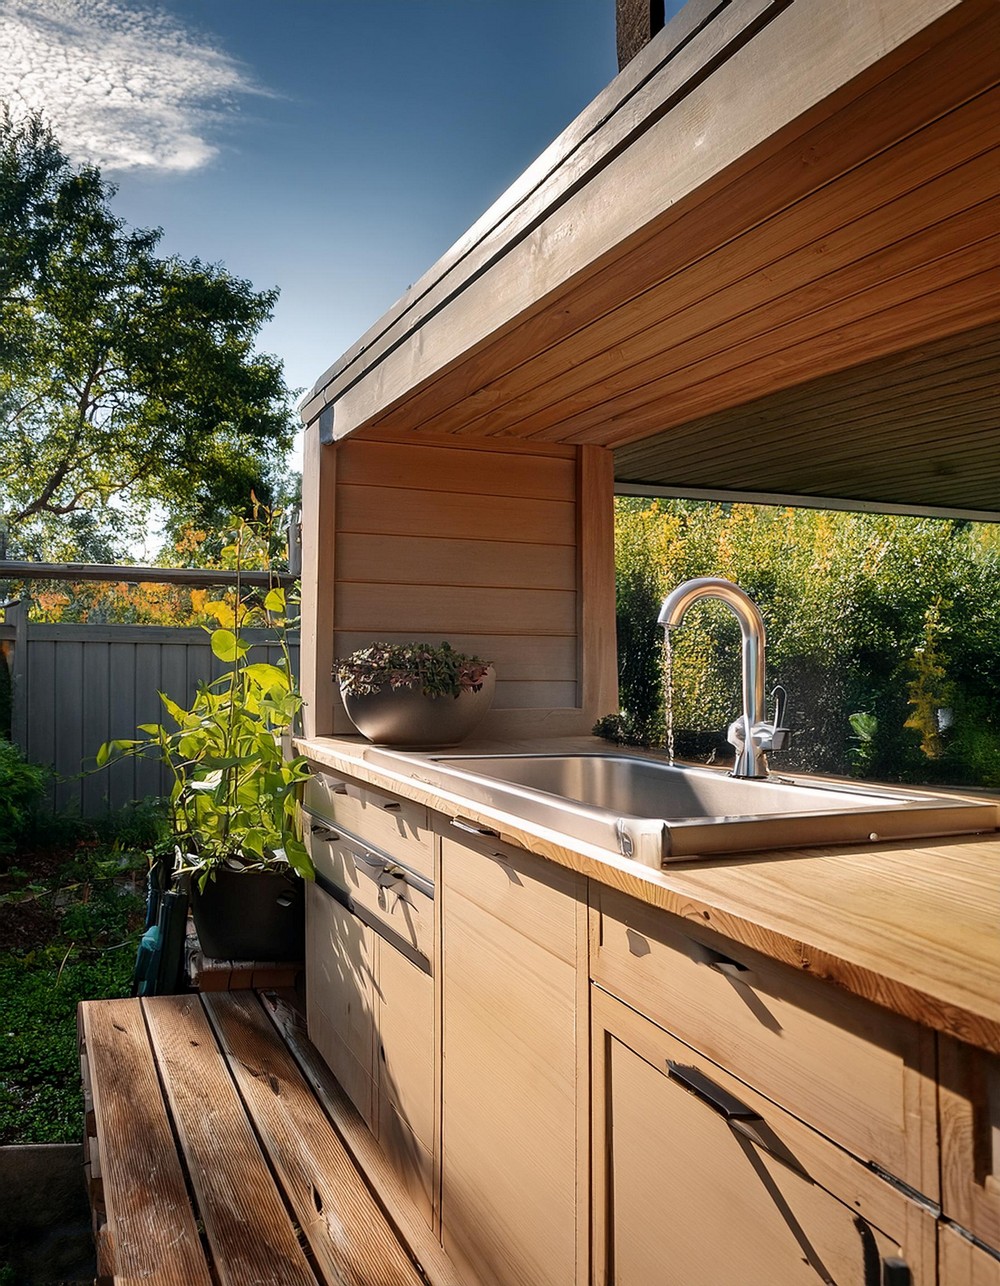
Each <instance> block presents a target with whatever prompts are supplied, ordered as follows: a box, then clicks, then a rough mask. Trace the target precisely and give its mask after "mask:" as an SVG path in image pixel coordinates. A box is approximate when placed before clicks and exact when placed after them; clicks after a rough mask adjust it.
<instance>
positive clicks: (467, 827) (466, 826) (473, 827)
mask: <svg viewBox="0 0 1000 1286" xmlns="http://www.w3.org/2000/svg"><path fill="white" fill-rule="evenodd" d="M449 825H451V826H454V827H455V829H456V830H460V831H468V832H469V834H470V835H492V836H493V837H494V839H499V837H500V832H499V831H494V830H490V828H489V827H488V826H478V825H477V824H476V823H475V822H469V821H466V819H465V818H464V817H452V818H450V819H449Z"/></svg>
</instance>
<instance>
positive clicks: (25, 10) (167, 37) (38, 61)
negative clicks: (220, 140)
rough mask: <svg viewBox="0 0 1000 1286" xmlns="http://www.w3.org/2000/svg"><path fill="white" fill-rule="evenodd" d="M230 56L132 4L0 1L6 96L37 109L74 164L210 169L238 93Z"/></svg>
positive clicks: (13, 103)
mask: <svg viewBox="0 0 1000 1286" xmlns="http://www.w3.org/2000/svg"><path fill="white" fill-rule="evenodd" d="M263 92H265V91H263V90H262V89H261V87H259V86H257V85H255V84H254V83H253V81H252V80H251V79H250V77H249V75H248V74H247V72H246V70H245V69H244V68H243V67H242V66H241V65H240V64H239V63H238V62H236V61H235V60H234V59H233V58H231V57H229V56H228V55H227V54H225V53H224V52H222V51H221V50H219V49H216V48H213V47H212V46H211V45H209V44H208V43H206V41H205V40H204V38H202V37H199V36H196V35H195V34H193V33H192V32H190V31H188V30H187V29H185V28H184V27H183V26H182V25H181V24H180V23H179V21H178V20H177V19H176V18H174V17H173V16H172V15H170V14H168V13H166V12H165V11H164V10H162V9H157V8H153V7H150V6H148V5H147V4H145V3H141V2H133V3H129V0H0V99H2V100H5V101H6V102H7V103H8V104H9V105H10V107H11V110H12V112H13V113H14V114H15V116H16V115H18V114H20V113H25V112H29V111H40V112H41V113H42V114H43V115H44V116H45V118H46V120H47V121H48V122H49V124H50V125H51V126H52V128H53V129H54V130H55V132H56V135H57V137H58V138H59V141H60V143H61V144H62V146H63V148H64V150H65V151H66V152H67V153H68V154H69V155H70V156H71V157H72V158H73V159H74V160H76V161H89V162H91V163H93V164H96V165H100V166H101V167H102V168H103V169H107V170H136V169H147V170H160V171H173V172H178V171H184V170H194V169H198V168H199V167H200V166H203V165H206V164H207V163H208V162H209V161H211V159H212V158H213V157H214V156H215V155H216V153H217V150H218V149H217V148H216V147H215V145H214V144H213V143H212V142H211V140H210V138H209V135H210V133H211V130H212V128H213V126H218V125H219V124H220V123H221V122H222V121H223V120H225V119H226V118H227V117H228V116H229V115H230V114H231V113H232V112H233V110H234V109H235V105H236V98H237V96H238V95H240V94H247V93H253V94H260V93H263Z"/></svg>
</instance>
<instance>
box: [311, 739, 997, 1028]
mask: <svg viewBox="0 0 1000 1286" xmlns="http://www.w3.org/2000/svg"><path fill="white" fill-rule="evenodd" d="M296 748H297V749H298V751H299V752H300V753H302V754H305V755H306V756H308V758H309V759H310V760H311V761H312V762H313V763H314V764H315V765H316V766H317V767H319V768H328V769H331V770H333V771H335V772H339V773H343V774H345V775H346V776H350V777H353V778H355V779H357V780H359V781H362V782H366V783H368V784H370V785H374V786H378V787H381V788H382V789H384V790H388V791H391V792H393V793H394V794H397V795H400V796H402V797H405V798H408V799H411V800H414V801H416V802H418V803H421V804H424V805H426V806H427V807H428V808H431V809H434V810H436V811H437V812H439V813H443V814H445V815H447V816H456V815H461V817H462V818H464V819H466V820H468V821H471V822H474V823H476V824H478V825H481V826H483V827H486V828H489V829H491V830H493V831H495V832H497V833H498V834H499V836H500V837H501V838H502V839H503V840H505V841H507V842H508V843H512V844H515V845H518V846H520V847H523V848H526V849H529V850H530V851H531V852H534V853H536V854H539V855H540V856H542V857H544V858H546V859H547V860H549V861H551V862H553V863H557V864H559V865H561V866H565V867H568V868H570V869H572V870H575V871H579V872H581V873H583V874H584V875H586V876H588V877H589V878H591V879H593V880H596V881H600V882H601V883H603V884H606V885H609V886H611V887H612V888H616V889H619V890H621V891H622V892H624V893H626V894H628V895H630V896H631V897H634V898H637V899H639V900H641V901H643V902H645V903H647V904H649V905H652V906H656V907H660V908H662V909H663V910H664V911H668V912H670V913H672V914H674V915H678V916H682V917H684V918H685V919H688V920H693V921H695V922H696V923H698V924H701V925H703V926H705V927H709V928H711V929H714V930H715V931H716V932H718V933H721V934H723V935H725V936H726V937H728V938H729V939H731V940H733V941H735V942H740V943H743V944H745V945H746V946H749V947H752V948H754V949H755V950H757V951H760V952H763V953H764V954H766V955H768V956H770V957H772V958H773V959H776V960H780V961H783V962H785V963H786V964H789V965H792V966H793V967H795V968H797V969H801V970H803V971H806V972H808V973H810V974H812V975H815V976H816V977H820V978H826V979H828V980H830V981H832V982H835V983H837V984H838V985H839V986H841V987H844V988H846V989H847V990H848V991H850V992H853V993H855V994H856V995H859V996H863V997H866V998H867V999H869V1000H872V1001H875V1002H876V1003H878V1004H880V1005H884V1006H886V1007H887V1008H889V1009H892V1010H895V1011H896V1012H897V1013H900V1014H903V1015H905V1016H907V1017H910V1018H914V1019H916V1020H917V1021H919V1022H920V1023H922V1024H924V1025H925V1026H927V1027H931V1028H933V1029H935V1030H937V1031H940V1032H944V1033H946V1034H949V1035H952V1036H954V1037H956V1038H958V1039H959V1040H962V1041H966V1042H968V1043H970V1044H972V1045H977V1046H979V1047H981V1048H983V1049H987V1050H990V1051H993V1052H998V1053H1000V834H992V835H988V836H987V835H978V836H956V837H954V838H942V839H936V840H927V841H920V840H904V841H897V842H893V843H877V842H876V843H872V844H866V845H863V846H858V845H855V846H849V847H848V846H844V847H836V848H822V849H795V850H782V851H776V852H764V853H751V854H741V855H740V856H738V857H730V858H712V859H709V860H698V861H691V862H672V863H670V864H668V865H667V866H666V867H664V869H662V870H659V871H657V870H653V869H651V868H646V867H643V866H640V865H639V864H638V863H636V862H632V861H630V860H628V859H626V858H622V857H619V856H617V855H616V854H614V853H610V852H607V851H605V850H603V849H599V848H596V847H594V846H591V845H588V844H585V843H582V842H579V841H576V840H573V839H570V838H568V837H567V836H565V835H563V834H561V833H559V832H556V831H550V830H547V829H545V828H543V827H541V826H537V825H530V824H529V823H527V822H523V821H521V820H519V819H518V818H515V817H513V816H511V815H509V814H504V813H501V812H498V811H496V810H493V809H490V808H486V807H484V806H482V805H480V804H476V803H474V802H472V801H471V800H467V799H464V798H462V797H461V796H458V795H453V794H449V793H446V792H444V791H441V790H438V789H436V788H435V787H433V786H431V785H428V784H427V783H424V782H421V781H416V780H413V779H412V778H409V777H407V776H404V775H402V774H396V773H394V772H389V771H387V770H385V769H383V768H381V767H379V766H377V765H375V764H373V763H369V762H367V761H366V760H365V759H364V752H365V750H366V749H369V748H370V743H368V742H367V741H365V740H363V739H362V738H360V737H320V738H316V739H313V740H299V741H298V742H297V743H296ZM608 750H609V746H608V743H606V742H602V741H598V740H596V739H594V738H587V737H583V738H572V739H570V738H559V739H550V740H532V741H530V742H528V741H518V742H513V741H510V742H498V741H489V742H486V741H482V740H480V741H470V742H467V743H463V745H462V748H461V752H460V753H461V754H504V753H506V754H511V753H517V752H531V753H535V754H538V753H543V754H544V753H567V752H576V753H582V752H587V751H591V752H601V753H607V752H608ZM629 753H635V752H631V751H630V752H629ZM408 757H410V758H412V760H413V763H414V767H415V768H417V767H418V766H419V763H420V761H421V760H422V759H424V758H426V757H427V755H426V754H421V753H418V752H412V753H410V754H409V755H408Z"/></svg>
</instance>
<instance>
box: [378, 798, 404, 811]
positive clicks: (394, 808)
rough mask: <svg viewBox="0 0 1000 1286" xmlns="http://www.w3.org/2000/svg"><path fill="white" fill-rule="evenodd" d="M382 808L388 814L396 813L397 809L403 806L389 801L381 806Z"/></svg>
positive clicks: (392, 800)
mask: <svg viewBox="0 0 1000 1286" xmlns="http://www.w3.org/2000/svg"><path fill="white" fill-rule="evenodd" d="M382 807H383V808H384V809H386V810H387V811H388V812H396V811H397V810H398V809H400V808H402V807H403V805H402V804H400V803H398V802H397V801H396V800H394V799H391V800H390V801H389V802H388V804H383V805H382Z"/></svg>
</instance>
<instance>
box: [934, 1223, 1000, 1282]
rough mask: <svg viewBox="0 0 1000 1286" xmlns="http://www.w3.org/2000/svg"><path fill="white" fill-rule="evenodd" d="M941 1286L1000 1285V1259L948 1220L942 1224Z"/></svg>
mask: <svg viewBox="0 0 1000 1286" xmlns="http://www.w3.org/2000/svg"><path fill="white" fill-rule="evenodd" d="M938 1286H1000V1259H995V1258H994V1257H993V1256H992V1255H991V1254H990V1253H989V1252H988V1251H986V1250H982V1249H981V1248H980V1247H979V1246H976V1245H974V1244H973V1243H972V1242H971V1241H969V1239H968V1237H964V1236H963V1235H962V1233H961V1232H959V1231H958V1230H957V1229H955V1228H953V1227H951V1226H950V1225H948V1224H946V1223H942V1224H941V1225H940V1231H939V1244H938Z"/></svg>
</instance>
